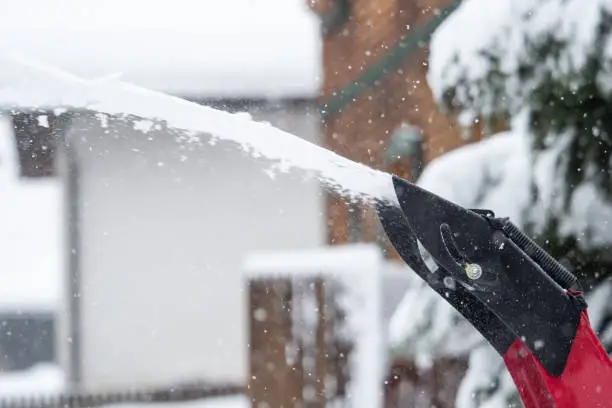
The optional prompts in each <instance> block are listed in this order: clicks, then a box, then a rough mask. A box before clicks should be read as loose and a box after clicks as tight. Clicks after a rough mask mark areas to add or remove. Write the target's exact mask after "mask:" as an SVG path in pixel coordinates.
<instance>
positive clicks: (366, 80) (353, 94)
mask: <svg viewBox="0 0 612 408" xmlns="http://www.w3.org/2000/svg"><path fill="white" fill-rule="evenodd" d="M461 1H462V0H454V1H453V2H452V4H451V5H449V6H447V7H446V8H445V9H443V10H442V11H441V12H440V13H439V14H438V15H436V16H435V17H433V18H432V19H431V20H429V21H428V22H427V23H425V24H424V25H423V26H422V27H419V28H418V29H417V30H416V31H413V32H410V33H407V34H404V35H403V36H402V38H401V39H400V41H399V43H398V44H397V45H396V46H395V47H394V48H393V49H391V50H390V51H389V52H388V53H387V54H385V55H384V56H383V57H382V58H381V59H380V60H379V61H378V62H376V63H374V64H373V65H371V66H370V67H368V68H367V69H366V70H365V71H364V72H363V74H362V75H361V76H360V77H358V78H357V79H355V80H354V81H353V82H352V83H350V84H349V85H348V86H346V87H345V88H343V89H341V90H340V91H338V92H337V93H335V94H334V95H333V96H332V97H331V98H329V99H328V100H327V102H325V103H324V104H323V105H322V106H321V107H320V113H321V117H322V119H323V120H324V121H327V120H329V118H331V117H332V116H333V115H335V114H337V113H339V112H342V110H343V109H344V108H346V107H347V106H348V105H350V104H351V103H353V102H355V101H356V100H357V98H358V97H359V96H360V95H361V94H362V93H363V92H365V91H366V90H367V89H368V88H369V87H371V86H373V85H375V84H376V83H377V82H379V81H380V80H381V79H383V78H384V77H385V76H387V75H388V74H389V73H390V72H393V71H395V70H397V69H399V68H401V67H402V65H403V64H404V61H406V59H407V58H408V57H410V55H412V53H413V52H415V51H416V50H417V49H419V47H420V45H421V44H422V43H425V42H427V41H429V38H430V37H431V35H432V34H433V32H434V31H435V30H436V29H437V28H438V27H439V26H440V25H441V24H442V23H443V22H444V20H445V19H446V18H447V17H448V16H449V15H450V14H451V13H452V12H453V11H455V10H456V9H457V8H458V7H459V5H460V4H461Z"/></svg>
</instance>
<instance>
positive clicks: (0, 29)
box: [0, 0, 321, 98]
mask: <svg viewBox="0 0 612 408" xmlns="http://www.w3.org/2000/svg"><path fill="white" fill-rule="evenodd" d="M320 43H321V39H320V31H319V23H318V20H317V18H316V16H315V15H314V14H313V13H312V12H311V11H310V10H309V9H308V6H307V4H306V2H305V1H303V0H223V1H202V0H155V1H146V2H145V1H121V0H88V1H81V0H54V1H48V0H7V1H4V2H3V3H2V7H1V11H0V49H4V50H18V51H20V52H22V53H25V54H28V55H31V56H33V57H34V58H37V59H40V60H44V61H46V62H47V63H50V64H53V65H56V66H57V67H59V68H61V69H64V70H67V71H69V72H71V73H73V74H76V75H79V76H83V77H85V78H94V77H100V76H107V75H114V74H118V73H122V76H121V78H122V79H124V80H125V81H128V82H132V83H135V84H137V85H140V86H144V87H146V88H151V89H154V90H159V91H163V92H168V93H172V94H178V95H181V96H187V97H211V98H217V97H240V98H262V97H271V98H275V97H278V98H283V97H299V98H303V97H313V96H316V94H317V92H318V89H319V83H320V76H321V55H320V54H321V53H320V48H321V44H320Z"/></svg>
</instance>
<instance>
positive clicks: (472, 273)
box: [465, 264, 482, 280]
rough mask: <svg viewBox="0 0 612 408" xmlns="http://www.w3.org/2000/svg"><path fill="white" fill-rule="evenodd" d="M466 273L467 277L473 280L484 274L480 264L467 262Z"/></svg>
mask: <svg viewBox="0 0 612 408" xmlns="http://www.w3.org/2000/svg"><path fill="white" fill-rule="evenodd" d="M465 273H466V274H467V277H468V278H470V279H472V280H476V279H480V277H481V276H482V268H481V267H480V265H478V264H467V265H466V266H465Z"/></svg>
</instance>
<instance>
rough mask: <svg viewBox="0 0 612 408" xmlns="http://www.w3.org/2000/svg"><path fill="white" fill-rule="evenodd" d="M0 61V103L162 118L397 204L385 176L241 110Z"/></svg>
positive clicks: (280, 165)
mask: <svg viewBox="0 0 612 408" xmlns="http://www.w3.org/2000/svg"><path fill="white" fill-rule="evenodd" d="M0 64H2V70H1V71H2V72H0V104H2V105H3V106H4V107H7V108H9V109H14V110H24V109H29V110H31V109H43V108H47V109H49V108H52V109H54V110H55V111H56V112H58V109H66V110H68V109H79V110H88V111H94V112H99V113H104V114H108V115H113V116H125V115H129V116H136V117H138V118H141V119H146V120H150V121H154V122H163V123H164V124H165V126H167V127H168V128H169V129H173V130H176V131H179V133H181V134H183V135H188V136H189V137H190V138H191V139H193V138H196V139H199V138H200V137H199V136H198V134H200V135H201V134H207V135H212V136H213V138H212V139H210V138H209V139H210V140H211V143H214V141H216V140H225V141H232V142H235V143H237V144H238V146H239V148H240V149H242V150H244V151H245V152H247V153H248V154H250V155H252V156H253V157H265V158H267V159H269V160H270V161H271V162H272V163H273V164H272V165H271V169H272V170H273V171H277V172H288V171H290V170H292V169H293V170H295V169H298V170H299V171H302V172H305V174H307V175H313V176H315V177H316V178H317V179H318V180H320V182H321V183H322V184H323V185H324V186H325V187H326V188H327V189H329V190H333V191H335V192H337V193H340V194H342V195H343V196H345V197H347V198H349V199H353V200H364V201H369V200H371V199H382V200H388V201H391V202H396V198H395V194H394V193H393V186H392V181H391V177H390V175H389V174H388V173H385V172H382V171H378V170H374V169H372V168H370V167H368V166H365V165H363V164H360V163H356V162H354V161H352V160H349V159H347V158H345V157H343V156H340V155H338V154H336V153H334V152H332V151H330V150H327V149H325V148H323V147H320V146H317V145H315V144H313V143H310V142H308V141H305V140H303V139H301V138H299V137H297V136H294V135H292V134H290V133H287V132H284V131H282V130H280V129H277V128H275V127H273V126H271V125H269V124H266V123H260V122H255V121H253V120H251V119H250V117H248V115H240V114H233V113H228V112H224V111H221V110H217V109H213V108H210V107H207V106H202V105H200V104H198V103H195V102H190V101H187V100H184V99H181V98H178V97H175V96H170V95H168V94H165V93H162V92H157V91H153V90H149V89H145V88H142V87H139V86H136V85H133V84H129V83H126V82H122V81H119V80H117V79H116V78H115V77H112V76H110V77H104V78H97V79H91V80H89V79H84V78H81V77H79V76H76V75H73V74H72V73H68V72H65V71H63V70H60V69H58V68H57V67H54V66H51V65H49V64H45V63H43V62H41V61H38V60H33V59H31V58H28V57H26V56H23V55H20V54H16V53H4V54H2V55H0ZM142 131H145V132H146V129H143V130H142ZM201 139H203V138H201Z"/></svg>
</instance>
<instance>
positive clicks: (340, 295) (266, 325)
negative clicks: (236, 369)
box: [245, 245, 384, 408]
mask: <svg viewBox="0 0 612 408" xmlns="http://www.w3.org/2000/svg"><path fill="white" fill-rule="evenodd" d="M382 263H383V260H382V255H381V252H380V250H379V249H378V248H377V247H376V246H374V245H346V246H334V247H329V248H322V249H317V250H304V251H296V252H282V253H270V254H253V255H251V256H250V257H248V259H247V260H246V263H245V272H246V279H247V286H248V296H249V300H248V302H249V308H250V310H249V314H248V316H249V318H248V319H249V330H250V334H249V336H250V340H249V353H250V356H249V365H250V371H251V372H250V377H249V378H250V380H249V385H248V391H247V392H248V394H249V397H250V399H251V401H252V404H253V405H252V406H253V407H257V406H262V405H263V406H269V407H280V406H283V407H285V408H290V407H309V408H315V407H316V408H323V407H330V406H335V404H338V405H339V406H345V404H346V402H348V403H349V404H350V406H351V407H355V408H358V407H368V408H377V407H380V406H381V404H382V400H383V387H382V386H383V381H384V354H383V353H384V348H383V333H384V327H383V319H382V313H381V310H382V309H381V290H382V289H381V278H382V276H381V268H382Z"/></svg>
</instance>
